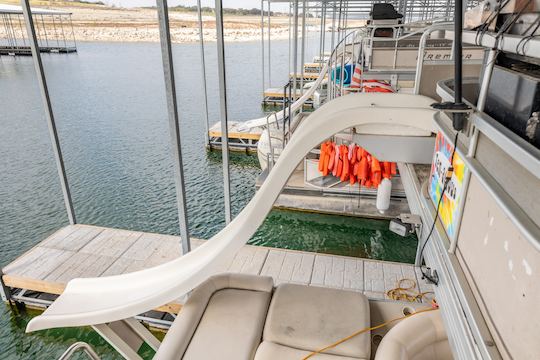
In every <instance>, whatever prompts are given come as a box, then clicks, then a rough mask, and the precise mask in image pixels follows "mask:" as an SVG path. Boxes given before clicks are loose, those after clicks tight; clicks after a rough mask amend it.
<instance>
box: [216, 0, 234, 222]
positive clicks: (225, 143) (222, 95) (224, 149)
mask: <svg viewBox="0 0 540 360" xmlns="http://www.w3.org/2000/svg"><path fill="white" fill-rule="evenodd" d="M216 32H217V34H216V36H217V51H218V77H219V109H220V113H221V155H222V159H223V197H224V201H225V223H226V224H229V223H230V222H231V218H232V215H231V181H230V174H229V129H228V127H227V81H226V77H225V40H224V38H223V7H222V4H221V0H216Z"/></svg>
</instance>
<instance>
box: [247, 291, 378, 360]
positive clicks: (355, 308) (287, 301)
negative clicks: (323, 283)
mask: <svg viewBox="0 0 540 360" xmlns="http://www.w3.org/2000/svg"><path fill="white" fill-rule="evenodd" d="M369 326H370V319H369V303H368V299H367V298H366V297H365V296H364V295H363V294H362V293H359V292H353V291H344V290H337V289H329V288H321V287H314V286H305V285H294V284H282V285H279V286H278V287H277V288H276V290H275V291H274V295H273V297H272V302H271V304H270V309H269V310H268V317H267V319H266V324H265V327H264V332H263V342H262V344H261V345H260V346H259V348H258V349H257V353H256V354H255V359H256V360H270V359H272V360H273V359H282V360H288V359H291V360H292V359H294V360H300V359H302V358H304V357H305V356H306V355H308V354H309V353H310V352H312V351H315V350H318V349H320V348H323V347H325V346H327V345H329V344H332V343H333V342H335V341H337V340H340V339H342V338H344V337H346V336H348V335H350V334H352V333H354V332H355V331H357V330H359V329H363V328H366V327H369ZM314 358H315V359H321V360H344V359H369V358H370V334H369V333H366V334H362V335H359V336H357V337H355V338H353V339H351V340H349V341H347V342H345V343H343V344H340V345H338V346H337V347H335V348H333V349H329V350H328V351H326V352H325V353H324V354H318V355H317V356H315V357H314Z"/></svg>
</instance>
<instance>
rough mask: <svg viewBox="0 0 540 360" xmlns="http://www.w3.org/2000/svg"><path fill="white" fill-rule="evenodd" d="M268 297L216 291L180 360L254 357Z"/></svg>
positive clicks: (247, 292) (234, 291) (250, 293)
mask: <svg viewBox="0 0 540 360" xmlns="http://www.w3.org/2000/svg"><path fill="white" fill-rule="evenodd" d="M269 303H270V293H267V292H260V291H249V290H237V289H224V290H219V291H217V292H216V293H214V295H213V296H212V298H211V299H210V301H209V303H208V306H207V307H206V311H205V312H204V314H203V316H202V319H201V322H200V323H199V326H198V327H197V330H195V334H194V335H193V338H192V339H191V342H190V343H189V345H188V348H187V350H186V352H185V354H184V357H183V359H184V360H206V359H223V360H226V359H230V360H243V359H245V360H250V359H253V357H254V356H255V351H256V350H257V346H258V345H259V343H260V342H261V336H262V331H263V326H264V320H265V318H266V312H267V310H268V304H269Z"/></svg>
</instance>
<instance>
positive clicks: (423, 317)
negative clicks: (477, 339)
mask: <svg viewBox="0 0 540 360" xmlns="http://www.w3.org/2000/svg"><path fill="white" fill-rule="evenodd" d="M451 359H453V356H452V350H451V349H450V346H449V344H448V338H447V335H446V330H445V328H444V324H443V321H442V318H441V315H440V312H439V311H430V312H426V313H422V314H417V315H414V316H412V317H410V318H407V319H405V320H402V321H401V322H400V323H398V324H397V325H396V326H394V327H393V328H392V329H391V330H390V331H389V332H388V333H387V334H386V335H385V336H384V337H383V339H382V341H381V343H380V345H379V348H378V349H377V353H376V354H375V360H451Z"/></svg>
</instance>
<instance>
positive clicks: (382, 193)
mask: <svg viewBox="0 0 540 360" xmlns="http://www.w3.org/2000/svg"><path fill="white" fill-rule="evenodd" d="M391 193H392V181H390V179H386V178H385V179H383V180H382V181H381V183H380V185H379V187H378V188H377V204H376V206H377V210H379V212H380V213H381V214H384V213H385V212H386V211H387V210H388V209H389V208H390V194H391Z"/></svg>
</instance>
